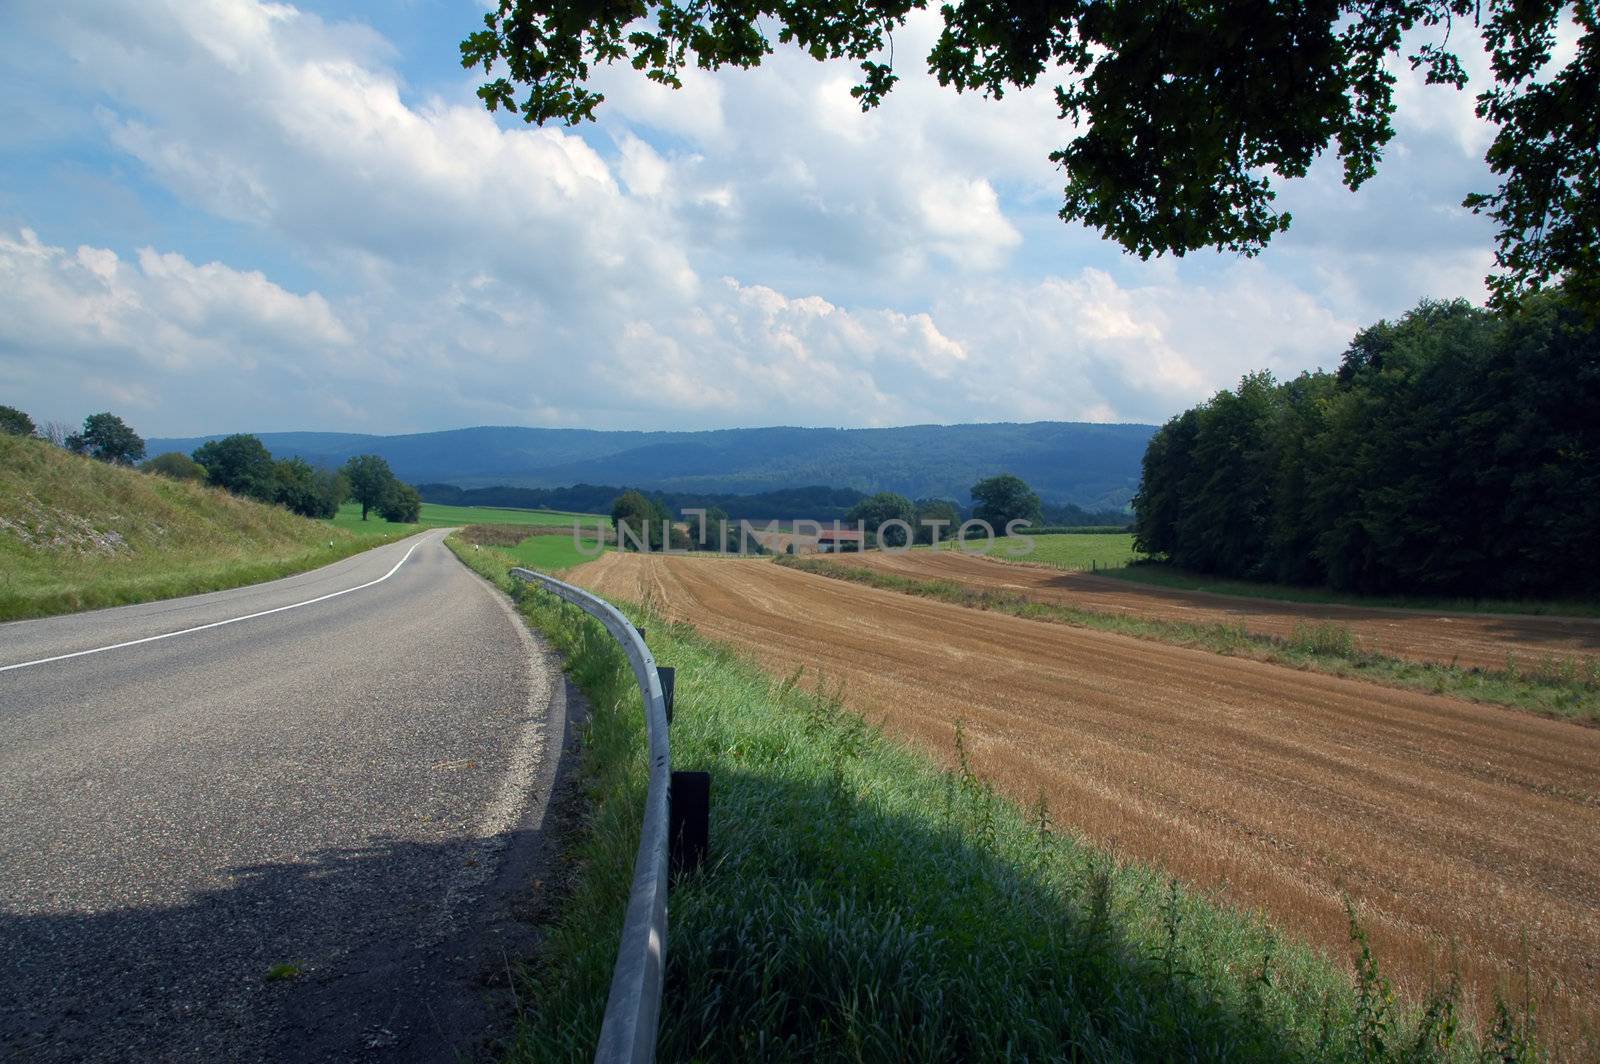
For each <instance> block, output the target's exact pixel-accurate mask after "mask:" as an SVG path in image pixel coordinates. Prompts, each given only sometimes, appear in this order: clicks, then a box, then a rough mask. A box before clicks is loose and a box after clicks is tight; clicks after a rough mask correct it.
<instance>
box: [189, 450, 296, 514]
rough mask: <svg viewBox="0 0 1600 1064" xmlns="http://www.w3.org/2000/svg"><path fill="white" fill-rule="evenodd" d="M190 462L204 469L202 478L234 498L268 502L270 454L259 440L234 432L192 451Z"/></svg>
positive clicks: (273, 481) (272, 489) (272, 488)
mask: <svg viewBox="0 0 1600 1064" xmlns="http://www.w3.org/2000/svg"><path fill="white" fill-rule="evenodd" d="M193 457H194V460H195V461H196V462H198V463H200V464H201V465H203V466H205V467H206V479H207V480H209V481H210V482H211V483H213V484H215V485H216V486H217V487H219V488H226V489H227V490H228V491H231V492H233V493H234V494H235V495H243V496H245V497H247V498H251V499H259V500H260V501H262V502H272V501H273V498H274V497H275V495H276V494H277V487H278V482H277V477H276V474H275V471H274V469H273V466H272V452H271V451H269V450H267V445H266V444H264V443H262V442H261V439H260V437H258V436H251V435H248V434H246V433H238V434H235V435H233V436H227V437H224V438H223V439H220V440H212V441H211V442H210V443H207V444H204V445H202V446H200V447H198V448H196V449H195V452H194V455H193Z"/></svg>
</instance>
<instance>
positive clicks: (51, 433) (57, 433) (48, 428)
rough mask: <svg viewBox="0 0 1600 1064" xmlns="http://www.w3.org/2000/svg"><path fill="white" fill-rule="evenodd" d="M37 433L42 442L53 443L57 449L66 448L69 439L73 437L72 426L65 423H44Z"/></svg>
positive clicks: (40, 425) (41, 423)
mask: <svg viewBox="0 0 1600 1064" xmlns="http://www.w3.org/2000/svg"><path fill="white" fill-rule="evenodd" d="M35 431H36V432H37V433H38V436H39V438H40V439H41V440H44V441H45V442H46V443H53V444H55V445H56V446H57V447H65V446H66V445H67V440H68V438H69V437H71V436H72V426H71V425H69V424H67V423H66V422H65V421H42V422H40V423H39V427H38V428H37V429H36V430H35Z"/></svg>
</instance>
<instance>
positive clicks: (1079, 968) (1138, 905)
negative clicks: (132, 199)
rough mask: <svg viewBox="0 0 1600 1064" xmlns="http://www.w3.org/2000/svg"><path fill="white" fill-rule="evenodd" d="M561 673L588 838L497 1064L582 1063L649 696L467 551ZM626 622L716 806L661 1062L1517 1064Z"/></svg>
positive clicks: (1496, 1037) (685, 909) (638, 790)
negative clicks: (1490, 1058)
mask: <svg viewBox="0 0 1600 1064" xmlns="http://www.w3.org/2000/svg"><path fill="white" fill-rule="evenodd" d="M453 545H454V546H455V548H456V550H457V552H458V554H459V555H460V557H461V558H462V559H463V560H464V561H465V562H466V563H467V564H468V565H469V566H471V567H472V568H474V569H475V570H477V571H478V572H480V573H482V574H483V575H484V576H486V577H488V578H489V579H491V580H494V581H496V582H497V583H498V584H499V585H500V586H501V587H503V588H505V589H507V590H508V591H510V592H511V593H512V594H513V596H514V597H515V598H516V599H517V601H518V604H519V607H520V609H521V610H522V612H523V614H524V615H525V616H526V617H527V618H528V620H529V621H530V623H532V624H533V625H534V626H535V627H537V628H538V629H539V630H540V631H542V632H543V633H544V634H545V635H546V637H547V638H548V639H550V641H551V642H552V643H553V644H554V645H555V646H556V647H557V648H559V649H560V650H561V651H562V652H563V653H564V654H565V656H566V661H567V668H568V671H569V673H570V674H571V676H572V677H573V679H574V680H575V682H576V683H577V684H578V685H579V686H580V687H581V688H582V689H583V690H584V692H585V693H586V695H587V696H588V699H589V702H590V717H589V724H588V731H587V734H586V737H585V738H586V742H585V744H584V773H585V786H586V790H587V794H588V799H589V802H590V804H591V812H590V817H589V820H588V824H587V828H586V830H585V831H584V833H583V835H582V838H581V839H580V840H579V841H578V842H577V843H576V848H575V851H574V852H573V853H572V854H570V855H569V856H570V858H571V860H572V862H573V867H574V868H575V869H576V874H575V876H574V879H573V883H572V886H571V892H570V894H569V896H568V897H567V898H566V899H565V901H564V903H563V905H562V906H561V910H560V916H559V917H558V919H557V920H556V922H555V923H554V925H553V926H551V927H550V928H549V929H548V934H547V935H546V937H545V940H544V946H543V948H542V950H541V953H540V955H539V957H538V958H537V961H536V963H535V964H532V965H529V966H527V967H526V968H525V969H524V971H523V973H522V976H521V980H522V997H521V1000H522V1003H523V1011H522V1014H521V1017H520V1020H519V1022H518V1026H517V1029H516V1033H515V1036H514V1039H513V1042H512V1044H511V1045H510V1047H509V1049H508V1059H510V1060H513V1061H519V1062H520V1061H545V1060H578V1059H588V1058H589V1057H590V1056H591V1055H592V1053H593V1050H594V1045H595V1040H596V1037H597V1034H598V1030H599V1023H600V1018H601V1015H602V1013H603V1010H604V1004H605V998H606V994H607V991H608V989H609V984H610V978H611V965H612V963H613V961H614V959H615V953H616V942H617V939H616V935H617V933H618V931H619V929H620V927H621V922H622V915H623V911H624V908H625V905H626V901H627V897H628V891H629V885H630V881H631V877H632V861H633V856H634V850H635V848H636V846H637V844H638V832H639V818H640V815H641V810H642V806H643V799H644V788H645V779H646V765H645V746H644V729H643V723H642V716H641V708H640V704H639V696H638V692H637V689H636V688H635V686H634V684H633V681H632V678H631V675H630V674H629V673H628V671H627V667H626V664H625V661H624V659H623V657H622V654H621V652H620V650H619V649H618V648H617V647H616V645H615V644H614V643H613V642H612V641H611V640H610V638H609V637H608V636H607V635H606V634H605V633H604V631H603V630H602V629H601V628H600V626H599V625H598V624H596V623H594V622H593V621H591V620H589V619H588V618H587V617H586V616H585V615H584V614H582V613H581V612H580V611H578V610H577V609H575V608H573V607H570V606H567V605H565V604H562V603H560V602H558V601H557V600H555V599H553V598H552V597H551V596H548V595H544V594H542V593H539V592H536V591H533V590H530V589H524V588H521V587H520V586H513V585H512V583H511V582H510V581H508V580H507V578H506V577H505V569H506V567H507V566H508V565H509V564H511V559H510V557H509V556H508V555H506V554H504V553H502V552H498V551H496V550H494V549H492V548H483V549H480V550H477V551H471V550H464V549H462V546H461V544H459V543H456V544H453ZM619 605H624V607H625V608H626V609H628V610H629V612H630V613H631V614H632V615H633V616H634V618H635V619H636V620H637V621H640V622H641V623H644V624H646V625H647V626H648V628H649V630H650V639H651V645H652V649H653V650H654V652H655V654H656V657H657V659H658V660H660V661H662V662H665V663H668V664H671V665H674V666H675V667H676V668H677V670H678V683H677V692H678V694H677V709H676V715H675V719H674V723H673V733H672V750H673V764H674V766H675V767H677V768H683V769H702V770H706V771H709V772H710V773H711V779H712V809H711V832H712V857H711V860H710V862H709V863H708V864H707V866H706V867H704V868H703V869H701V870H700V871H699V872H697V873H695V874H694V875H693V876H691V877H689V878H687V879H686V880H684V881H682V882H680V883H679V884H678V885H677V886H676V887H675V889H674V892H673V895H672V899H671V918H670V921H669V937H668V944H667V973H666V994H665V1000H664V1004H663V1011H662V1018H661V1033H660V1041H659V1055H660V1057H661V1059H663V1060H740V1061H743V1060H752V1059H760V1060H1016V1059H1104V1060H1162V1059H1191V1060H1193V1059H1204V1060H1230V1061H1232V1060H1246V1061H1248V1060H1273V1061H1280V1060H1306V1061H1311V1060H1317V1061H1330V1060H1331V1061H1342V1060H1400V1059H1406V1060H1460V1061H1466V1060H1475V1059H1483V1058H1484V1056H1486V1055H1487V1054H1488V1053H1495V1054H1498V1055H1497V1056H1496V1057H1495V1059H1502V1058H1503V1059H1511V1060H1520V1059H1531V1058H1532V1056H1533V1054H1534V1049H1533V1045H1532V1035H1533V1032H1532V1020H1531V1017H1530V1014H1529V1013H1528V1012H1526V1011H1518V1010H1516V1009H1514V1008H1511V1007H1509V1006H1508V1007H1505V1008H1503V1009H1502V1010H1501V1011H1500V1013H1499V1016H1500V1017H1501V1018H1502V1019H1501V1022H1497V1023H1496V1025H1495V1026H1494V1027H1493V1028H1492V1029H1491V1030H1489V1031H1488V1032H1487V1033H1486V1035H1485V1037H1484V1038H1483V1039H1482V1040H1481V1041H1480V1039H1479V1038H1478V1037H1477V1036H1476V1035H1475V1034H1474V1033H1473V1032H1472V1031H1470V1030H1469V1026H1470V1025H1469V1024H1468V1023H1467V1022H1466V1021H1465V1020H1464V1019H1463V1012H1462V1009H1461V1006H1460V1004H1459V1002H1458V1001H1457V997H1458V994H1457V992H1456V991H1454V990H1453V989H1452V986H1453V984H1452V983H1450V982H1449V981H1446V982H1445V983H1443V984H1442V985H1441V987H1440V989H1439V991H1438V993H1437V994H1435V995H1434V996H1433V997H1432V998H1431V999H1430V1000H1429V1001H1428V1002H1425V1003H1422V1004H1420V1005H1410V1004H1404V1003H1397V1002H1396V1001H1395V999H1394V996H1393V994H1392V992H1391V990H1390V987H1389V984H1388V983H1387V982H1386V981H1385V980H1384V978H1383V976H1382V974H1381V973H1380V972H1379V970H1378V967H1377V963H1376V961H1375V960H1373V958H1372V957H1371V954H1370V952H1368V951H1367V950H1366V949H1365V947H1364V938H1363V936H1362V935H1361V933H1360V929H1359V924H1358V923H1357V922H1356V921H1355V920H1354V919H1352V956H1353V958H1354V959H1355V962H1356V970H1357V972H1358V975H1359V978H1357V979H1356V980H1354V981H1352V980H1351V979H1350V978H1349V977H1348V976H1347V975H1346V974H1345V973H1344V971H1343V970H1342V969H1341V968H1340V967H1339V966H1338V965H1337V964H1336V963H1333V962H1330V961H1329V960H1327V959H1325V958H1323V957H1321V956H1320V955H1318V954H1316V953H1313V952H1312V951H1310V950H1308V949H1306V948H1304V947H1302V946H1299V945H1296V944H1294V943H1292V942H1287V941H1284V940H1282V939H1280V938H1279V937H1277V936H1276V935H1275V934H1274V933H1273V931H1272V929H1271V928H1270V927H1269V926H1268V925H1267V924H1266V923H1265V922H1264V921H1262V920H1261V919H1260V918H1259V917H1258V916H1256V915H1254V914H1250V913H1245V912H1241V911H1239V910H1237V909H1234V908H1231V907H1228V906H1226V905H1223V904H1219V903H1218V902H1216V901H1214V900H1212V899H1210V898H1207V897H1203V896H1201V895H1199V894H1196V893H1192V892H1190V891H1187V890H1185V889H1183V888H1182V887H1181V886H1180V885H1179V884H1177V883H1176V882H1175V881H1172V880H1170V879H1168V878H1166V877H1164V876H1163V875H1161V874H1160V873H1158V872H1156V871H1153V870H1151V869H1149V868H1145V867H1142V866H1138V865H1134V864H1129V863H1125V862H1121V861H1119V860H1117V858H1116V857H1115V855H1114V854H1110V853H1107V852H1105V851H1102V850H1099V849H1096V848H1095V847H1094V846H1092V845H1090V844H1088V843H1087V842H1085V841H1084V840H1082V839H1081V838H1078V837H1076V836H1074V835H1072V834H1070V833H1067V832H1063V831H1059V830H1056V829H1055V828H1054V826H1053V825H1052V822H1051V814H1050V810H1049V809H1048V807H1047V806H1045V804H1044V803H1043V802H1042V801H1041V802H1039V803H1037V804H1036V805H1035V806H1034V807H1033V808H1032V809H1023V808H1020V807H1018V806H1016V805H1014V804H1012V803H1010V802H1008V801H1006V800H1004V799H1002V798H1000V797H998V796H997V795H996V793H995V792H994V790H993V788H992V787H990V786H989V785H988V784H986V783H985V782H984V781H983V780H981V779H979V778H977V777H976V776H975V775H974V774H973V773H972V772H971V770H970V768H969V767H968V763H967V761H966V758H965V753H964V750H963V747H962V742H961V733H960V731H959V729H958V730H957V731H956V733H955V734H954V735H953V736H952V744H953V745H952V753H953V756H952V762H953V767H950V768H941V767H940V766H939V765H938V764H936V763H935V762H934V761H933V760H931V759H930V758H929V757H927V756H925V755H923V754H921V753H919V752H917V751H915V750H913V749H911V748H909V747H907V746H905V745H903V744H900V743H898V742H895V741H892V740H890V739H888V738H886V737H885V736H884V735H883V733H882V732H881V731H880V730H879V729H878V728H876V727H874V726H872V725H871V724H869V723H868V722H867V721H865V720H864V719H863V718H861V717H859V716H856V715H853V714H851V713H848V712H846V711H845V710H843V709H842V708H841V706H842V702H841V698H840V693H839V692H838V691H837V690H834V689H831V688H829V687H828V685H827V684H826V683H825V682H824V681H823V680H822V678H820V677H819V678H817V680H816V682H815V683H814V684H813V683H809V682H807V679H806V678H805V677H803V676H801V675H800V674H796V675H795V676H792V677H789V678H788V679H787V680H783V681H778V680H776V679H775V678H773V677H770V676H768V675H766V674H765V673H763V672H761V671H760V670H759V669H758V668H756V667H755V666H753V665H752V664H750V663H748V662H747V661H745V660H743V659H741V658H739V657H738V656H736V655H735V654H734V653H733V652H732V651H730V650H729V649H728V648H726V647H724V646H722V645H719V644H716V643H713V642H710V641H708V640H706V639H704V638H702V637H700V636H698V635H696V634H695V633H694V631H693V629H692V628H690V627H688V626H685V625H675V624H668V623H666V622H665V621H663V620H662V619H660V618H659V617H653V616H646V615H645V614H644V613H642V612H641V611H639V610H638V609H637V608H636V607H631V606H627V605H626V604H619Z"/></svg>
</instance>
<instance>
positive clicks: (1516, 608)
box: [1107, 561, 1600, 617]
mask: <svg viewBox="0 0 1600 1064" xmlns="http://www.w3.org/2000/svg"><path fill="white" fill-rule="evenodd" d="M1107 575H1108V576H1114V577H1117V578H1118V579H1119V580H1129V581H1132V582H1134V583H1138V584H1151V585H1154V586H1156V587H1169V588H1173V589H1175V590H1179V591H1208V592H1211V593H1212V594H1216V595H1236V596H1246V597H1250V598H1264V599H1275V600H1278V601H1281V602H1315V603H1332V604H1334V605H1341V606H1377V607H1383V608H1393V609H1407V610H1448V611H1451V612H1460V613H1522V614H1532V615H1543V614H1548V615H1552V616H1561V617H1600V602H1592V601H1587V600H1582V599H1551V600H1529V599H1462V598H1437V597H1428V596H1425V595H1348V594H1341V593H1340V592H1337V591H1329V590H1327V589H1325V588H1316V587H1299V586H1296V585H1293V584H1272V583H1266V582H1263V581H1257V580H1232V579H1228V578H1225V577H1220V576H1206V575H1204V574H1202V573H1191V572H1188V571H1187V570H1184V569H1178V568H1176V567H1174V566H1171V565H1168V564H1166V563H1164V562H1148V561H1147V562H1145V563H1143V564H1139V565H1132V566H1128V567H1126V568H1123V569H1118V570H1116V571H1115V572H1111V573H1108V574H1107Z"/></svg>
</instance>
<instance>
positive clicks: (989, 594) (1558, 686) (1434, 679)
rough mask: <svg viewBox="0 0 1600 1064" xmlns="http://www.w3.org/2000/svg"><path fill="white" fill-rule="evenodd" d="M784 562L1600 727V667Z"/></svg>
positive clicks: (906, 590)
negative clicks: (1187, 618) (1493, 665)
mask: <svg viewBox="0 0 1600 1064" xmlns="http://www.w3.org/2000/svg"><path fill="white" fill-rule="evenodd" d="M776 563H777V564H779V565H786V566H789V567H790V568H794V569H800V570H803V571H805V572H808V573H814V574H816V575H818V576H826V577H830V578H832V579H835V580H848V581H850V582H852V583H857V584H866V585H868V586H869V587H876V588H880V589H882V590H885V591H898V592H901V593H903V594H908V595H918V596H921V597H923V598H933V599H938V600H940V601H942V602H949V603H952V604H954V605H957V606H965V607H968V608H971V609H982V610H993V611H995V612H997V613H1006V614H1010V615H1011V616H1013V617H1026V618H1031V619H1034V620H1041V621H1053V622H1055V623H1058V624H1068V625H1073V626H1075V627H1079V628H1093V629H1095V630H1097V631H1102V632H1116V633H1118V634H1120V635H1129V636H1134V637H1135V638H1138V639H1150V640H1153V641H1155V642H1159V643H1171V644H1174V645H1177V646H1186V647H1196V648H1198V649H1201V650H1209V651H1212V652H1213V653H1217V654H1230V655H1238V656H1243V657H1249V658H1253V659H1255V660H1258V661H1270V662H1274V663H1276V664H1280V665H1288V666H1290V667H1292V668H1297V669H1306V670H1309V671H1313V672H1323V673H1328V674H1330V675H1333V676H1347V677H1352V678H1356V679H1362V680H1368V681H1371V682H1373V683H1379V684H1383V685H1385V686H1388V687H1398V688H1403V689H1405V690H1412V691H1426V692H1429V693H1432V694H1447V695H1453V696H1455V697H1457V698H1467V699H1471V700H1472V701H1475V702H1488V703H1492V704H1494V705H1502V706H1509V707H1512V708H1515V709H1521V710H1526V711H1528V712H1531V713H1538V714H1541V715H1543V716H1549V717H1558V718H1562V719H1566V720H1575V721H1580V722H1584V723H1590V724H1593V723H1600V662H1594V661H1588V662H1584V661H1579V660H1577V659H1574V658H1565V659H1561V660H1556V659H1554V658H1553V657H1552V658H1550V659H1548V660H1546V661H1544V662H1542V663H1541V664H1540V665H1539V666H1537V667H1534V668H1524V667H1515V666H1514V665H1512V666H1508V667H1507V668H1506V669H1503V670H1501V669H1495V670H1488V669H1476V668H1473V669H1463V668H1460V667H1458V666H1453V665H1438V664H1430V663H1426V662H1417V661H1407V660H1405V659H1403V658H1392V657H1388V656H1385V655H1382V654H1374V653H1370V652H1368V651H1365V650H1362V649H1361V647H1360V646H1359V645H1357V643H1356V640H1355V638H1354V636H1353V635H1352V634H1351V632H1350V630H1349V629H1348V628H1346V627H1344V626H1342V625H1338V624H1305V625H1300V626H1297V627H1296V629H1295V634H1294V636H1293V637H1291V638H1289V639H1283V638H1279V637H1277V636H1271V635H1258V634H1256V633H1253V632H1247V631H1245V629H1244V628H1242V627H1239V626H1236V625H1226V624H1188V623H1185V622H1182V621H1164V620H1155V619H1150V618H1142V617H1135V616H1131V615H1128V614H1124V613H1100V612H1097V611H1094V610H1085V609H1080V608H1077V607H1073V606H1063V605H1058V604H1056V603H1045V602H1035V601H1033V600H1031V599H1029V598H1028V597H1027V596H1026V595H1023V594H1019V593H1017V592H1012V591H995V590H979V589H976V588H969V587H966V586H964V585H962V584H959V583H957V582H955V581H953V580H918V579H915V578H912V577H908V576H901V575H899V574H898V573H888V572H882V571H880V570H877V569H868V568H863V567H859V566H847V565H839V564H837V563H835V562H830V561H827V560H825V559H823V558H818V557H815V556H801V557H782V558H778V559H776Z"/></svg>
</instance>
